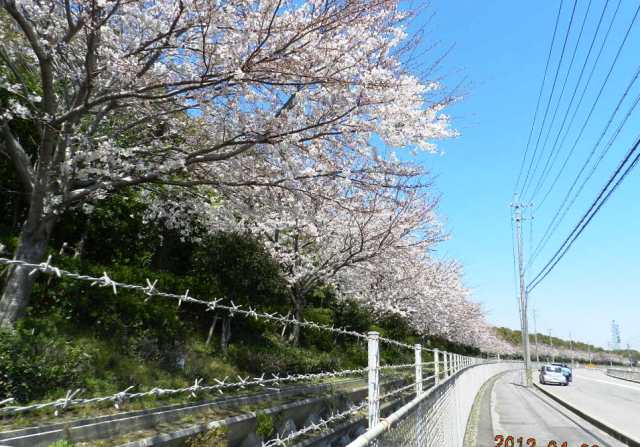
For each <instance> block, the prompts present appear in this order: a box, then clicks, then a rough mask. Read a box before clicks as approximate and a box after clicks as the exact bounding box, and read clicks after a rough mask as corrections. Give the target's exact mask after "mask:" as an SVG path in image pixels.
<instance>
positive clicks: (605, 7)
mask: <svg viewBox="0 0 640 447" xmlns="http://www.w3.org/2000/svg"><path fill="white" fill-rule="evenodd" d="M621 2H622V0H618V6H617V7H616V9H615V11H614V13H613V16H612V18H611V21H610V23H609V27H608V28H607V31H606V32H605V35H604V39H603V40H602V46H601V47H600V51H599V52H598V55H597V56H596V59H595V62H594V64H593V67H592V69H591V72H590V74H589V76H588V78H587V82H586V83H585V86H584V89H583V90H582V93H581V95H580V100H579V101H578V105H577V106H576V108H575V110H574V113H573V114H572V116H571V120H570V121H569V126H568V127H567V130H566V132H565V133H564V137H563V138H562V142H561V144H560V147H562V144H563V143H564V140H565V139H566V137H567V135H568V133H569V129H571V126H572V125H573V121H574V120H575V117H576V114H577V112H578V110H579V108H580V105H581V104H582V101H583V99H584V95H585V93H586V91H587V89H588V87H589V84H590V83H591V79H592V77H593V73H594V72H595V67H597V65H598V60H599V59H600V56H601V55H602V50H603V49H604V46H605V43H606V42H607V39H608V38H609V34H610V33H611V28H612V26H613V22H614V20H615V17H616V15H617V13H618V10H619V9H620V4H621ZM608 6H609V0H607V1H606V2H605V4H604V7H603V8H602V12H601V13H600V19H599V20H598V25H597V26H596V30H595V32H594V33H593V38H592V39H591V44H590V45H589V50H588V51H587V56H586V57H585V60H584V63H583V64H582V69H581V70H580V74H579V75H578V80H577V82H576V86H575V88H574V89H573V92H572V94H571V99H570V100H569V105H568V106H567V111H566V112H565V114H564V118H563V119H562V123H561V124H560V128H559V129H558V132H557V134H556V137H555V139H554V141H553V145H552V147H551V153H552V154H553V158H552V160H551V164H550V166H549V169H548V171H547V173H548V172H551V170H552V169H553V167H554V166H555V164H556V160H557V159H558V155H559V154H560V152H561V150H560V149H558V150H556V149H557V148H558V140H559V138H560V135H562V132H563V130H564V129H565V123H566V121H567V118H568V116H569V112H570V111H571V106H572V105H573V101H574V100H575V98H576V93H577V92H578V89H579V87H580V83H581V82H582V77H583V76H584V73H585V70H586V68H587V64H588V62H589V58H590V57H591V52H592V51H593V47H594V45H595V42H596V38H597V37H598V33H599V32H600V27H601V26H602V22H603V19H604V16H605V13H606V10H607V7H608ZM543 175H544V173H543ZM558 178H559V176H557V177H556V178H555V180H554V183H553V185H552V186H551V188H550V189H549V191H547V194H545V197H544V198H543V199H542V201H541V202H540V204H539V205H538V207H537V208H540V206H541V205H542V203H543V202H544V201H545V200H546V198H547V197H548V196H549V192H550V191H551V190H552V189H553V186H555V183H556V182H557V180H558ZM543 185H544V182H542V184H540V188H542V186H543ZM538 189H539V188H538V187H537V186H536V191H534V193H533V196H535V195H537V193H538Z"/></svg>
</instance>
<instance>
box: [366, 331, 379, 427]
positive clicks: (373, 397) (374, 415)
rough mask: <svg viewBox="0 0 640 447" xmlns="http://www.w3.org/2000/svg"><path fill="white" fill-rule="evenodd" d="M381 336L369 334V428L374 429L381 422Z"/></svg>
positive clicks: (375, 333) (374, 333) (373, 333)
mask: <svg viewBox="0 0 640 447" xmlns="http://www.w3.org/2000/svg"><path fill="white" fill-rule="evenodd" d="M379 336H380V334H378V333H377V332H373V331H372V332H369V333H368V334H367V340H368V349H367V352H368V354H369V365H368V366H369V397H368V401H367V402H368V404H369V428H370V429H371V428H373V427H375V426H376V425H378V422H379V421H380V401H379V400H378V398H379V396H380V370H379V367H380V351H379V347H378V337H379Z"/></svg>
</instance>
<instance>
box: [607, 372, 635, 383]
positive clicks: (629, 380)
mask: <svg viewBox="0 0 640 447" xmlns="http://www.w3.org/2000/svg"><path fill="white" fill-rule="evenodd" d="M605 375H607V376H608V377H611V378H612V379H618V380H624V381H626V382H631V383H640V380H634V379H625V378H624V377H619V376H614V375H611V374H609V370H607V372H605Z"/></svg>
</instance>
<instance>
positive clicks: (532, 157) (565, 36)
mask: <svg viewBox="0 0 640 447" xmlns="http://www.w3.org/2000/svg"><path fill="white" fill-rule="evenodd" d="M577 4H578V0H574V1H573V8H572V10H571V17H570V19H569V26H568V27H567V32H566V33H565V35H564V42H563V43H562V50H561V52H560V58H559V59H558V66H557V67H556V73H555V75H554V76H553V83H552V84H551V91H550V92H549V99H548V100H547V105H546V106H545V109H544V115H543V117H542V124H541V125H540V132H539V133H538V138H537V139H536V145H535V146H534V148H533V155H532V156H531V161H530V162H529V169H527V175H526V176H525V179H524V182H523V183H522V189H521V190H520V196H521V197H524V195H525V194H526V191H527V188H528V186H529V184H528V182H529V176H530V175H531V168H532V166H533V162H534V160H537V161H536V163H535V167H534V168H533V171H534V172H535V171H537V170H538V163H539V162H540V159H539V158H536V154H537V152H538V146H539V144H540V137H542V131H543V129H544V125H545V123H546V121H547V116H548V115H549V107H550V105H551V99H552V98H553V93H554V91H555V88H556V82H557V81H558V75H559V74H560V67H561V66H562V59H563V58H564V52H565V50H566V48H567V40H568V39H569V34H570V32H571V25H572V24H573V18H574V16H575V12H576V5H577Z"/></svg>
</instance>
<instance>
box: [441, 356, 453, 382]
mask: <svg viewBox="0 0 640 447" xmlns="http://www.w3.org/2000/svg"><path fill="white" fill-rule="evenodd" d="M442 355H443V359H444V376H445V377H449V376H450V375H451V374H449V353H448V352H447V351H444V352H443V353H442Z"/></svg>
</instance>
